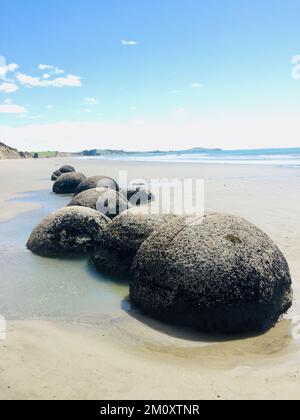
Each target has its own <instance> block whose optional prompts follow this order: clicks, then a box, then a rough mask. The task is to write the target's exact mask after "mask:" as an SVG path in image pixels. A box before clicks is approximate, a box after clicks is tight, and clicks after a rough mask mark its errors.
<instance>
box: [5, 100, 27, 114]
mask: <svg viewBox="0 0 300 420" xmlns="http://www.w3.org/2000/svg"><path fill="white" fill-rule="evenodd" d="M26 112H27V110H26V108H24V107H23V106H21V105H16V104H13V103H12V101H11V100H10V99H7V100H6V101H4V103H3V104H0V114H25V113H26Z"/></svg>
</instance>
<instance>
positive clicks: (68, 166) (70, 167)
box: [59, 165, 76, 174]
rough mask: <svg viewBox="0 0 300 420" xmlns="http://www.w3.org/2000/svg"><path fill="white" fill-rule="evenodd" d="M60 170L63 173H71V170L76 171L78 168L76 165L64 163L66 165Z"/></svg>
mask: <svg viewBox="0 0 300 420" xmlns="http://www.w3.org/2000/svg"><path fill="white" fill-rule="evenodd" d="M59 171H60V172H61V173H62V174H68V173H70V172H76V169H75V168H74V166H71V165H64V166H62V167H61V168H59Z"/></svg>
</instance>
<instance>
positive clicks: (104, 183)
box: [75, 175, 119, 195]
mask: <svg viewBox="0 0 300 420" xmlns="http://www.w3.org/2000/svg"><path fill="white" fill-rule="evenodd" d="M92 188H110V189H111V190H114V191H119V186H118V184H117V182H116V181H115V180H114V179H112V178H109V177H107V176H103V175H98V176H92V177H90V178H87V179H85V180H84V181H83V182H81V184H79V185H78V187H77V188H76V191H75V195H78V194H80V193H81V192H83V191H86V190H90V189H92Z"/></svg>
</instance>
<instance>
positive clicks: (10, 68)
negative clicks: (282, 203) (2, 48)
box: [0, 55, 19, 80]
mask: <svg viewBox="0 0 300 420" xmlns="http://www.w3.org/2000/svg"><path fill="white" fill-rule="evenodd" d="M18 68H19V66H18V64H16V63H11V64H6V60H5V57H3V56H2V55H0V79H3V80H6V75H7V73H14V72H15V71H16V70H17V69H18Z"/></svg>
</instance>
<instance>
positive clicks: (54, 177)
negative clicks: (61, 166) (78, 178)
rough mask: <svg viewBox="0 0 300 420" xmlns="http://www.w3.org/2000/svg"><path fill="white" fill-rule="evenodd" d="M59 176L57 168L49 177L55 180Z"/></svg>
mask: <svg viewBox="0 0 300 420" xmlns="http://www.w3.org/2000/svg"><path fill="white" fill-rule="evenodd" d="M60 176H61V172H60V171H59V170H57V171H54V172H53V174H52V177H51V181H56V180H57V179H58V178H59V177H60Z"/></svg>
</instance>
